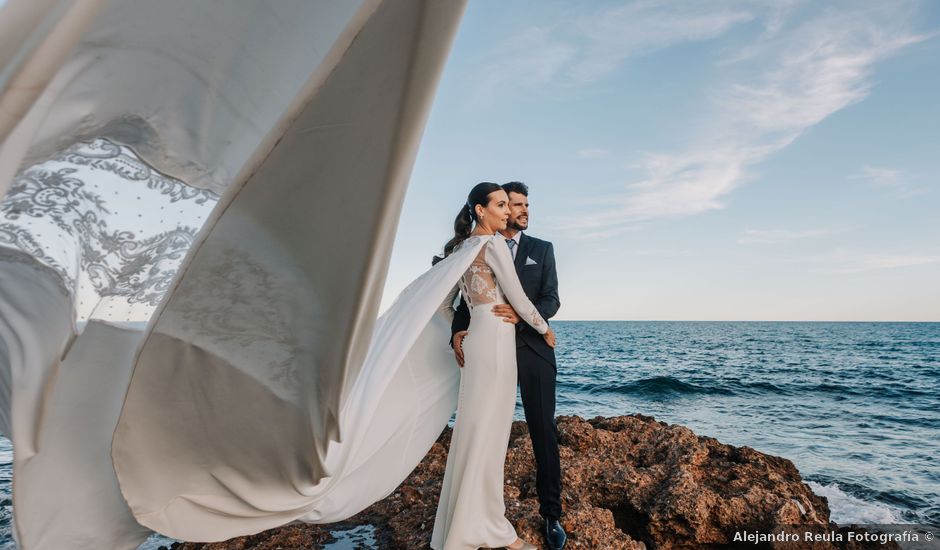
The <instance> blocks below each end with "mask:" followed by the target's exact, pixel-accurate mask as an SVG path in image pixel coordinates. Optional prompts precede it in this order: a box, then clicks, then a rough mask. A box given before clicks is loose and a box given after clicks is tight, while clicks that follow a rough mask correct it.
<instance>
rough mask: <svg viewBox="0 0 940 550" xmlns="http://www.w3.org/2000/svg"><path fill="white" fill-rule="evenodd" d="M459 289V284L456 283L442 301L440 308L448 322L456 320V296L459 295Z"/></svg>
mask: <svg viewBox="0 0 940 550" xmlns="http://www.w3.org/2000/svg"><path fill="white" fill-rule="evenodd" d="M458 290H459V286H458V285H454V288H452V289H450V292H448V293H447V297H446V298H444V302H443V303H441V307H440V308H439V310H440V312H441V313H442V314H443V315H444V318H445V319H447V322H448V323H450V324H453V322H454V298H456V297H457V291H458Z"/></svg>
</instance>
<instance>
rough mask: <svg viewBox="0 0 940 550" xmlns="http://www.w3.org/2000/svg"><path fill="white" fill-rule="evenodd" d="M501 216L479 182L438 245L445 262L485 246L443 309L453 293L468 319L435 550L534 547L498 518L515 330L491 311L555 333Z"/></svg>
mask: <svg viewBox="0 0 940 550" xmlns="http://www.w3.org/2000/svg"><path fill="white" fill-rule="evenodd" d="M508 218H509V197H508V196H507V194H506V192H505V191H504V190H503V189H502V187H500V186H499V185H497V184H495V183H486V182H484V183H480V184H478V185H476V186H475V187H474V188H473V189H472V190H471V191H470V195H469V197H468V198H467V203H466V204H465V205H464V206H463V207H462V208H461V210H460V213H459V214H458V215H457V219H456V220H455V222H454V230H455V235H454V238H453V239H451V240H450V241H449V242H448V243H447V245H446V246H445V247H444V255H445V257H446V256H449V255H450V254H451V253H453V252H455V251H456V250H458V249H460V248H461V247H462V246H468V245H471V244H474V245H480V241H485V243H484V244H482V246H481V247H480V250H479V252H478V253H477V255H476V258H475V259H474V260H473V261H472V263H471V264H470V267H469V268H468V269H467V270H466V271H465V272H464V273H463V275H462V276H461V278H460V280H459V281H458V284H457V286H455V287H454V289H453V290H452V291H451V292H450V294H448V297H447V299H446V300H445V302H444V311H445V312H447V311H450V316H451V317H452V316H453V310H452V308H451V307H450V306H451V305H452V304H453V301H454V298H455V297H456V294H457V291H458V290H459V291H460V292H462V293H463V297H464V299H465V300H466V301H467V304H468V305H469V307H470V315H471V319H470V327H469V329H468V334H467V336H466V338H464V340H463V345H462V348H463V353H464V364H463V365H462V370H461V373H460V389H459V393H458V400H457V420H456V423H455V425H454V431H453V435H452V437H451V444H450V451H449V453H448V455H447V466H446V469H445V471H444V481H443V484H442V486H441V495H440V500H439V502H438V507H437V515H436V517H435V520H434V532H433V534H432V536H431V547H432V548H434V549H435V550H441V549H443V550H451V549H475V548H478V547H484V548H501V547H507V548H511V549H513V550H520V549H534V548H536V547H535V546H533V545H532V544H529V543H528V542H526V541H524V540H522V539H520V538H519V537H518V536H517V535H516V531H515V529H514V528H513V526H512V524H511V523H510V522H509V520H507V519H506V517H505V515H504V514H505V511H506V507H505V503H504V502H503V468H504V465H505V462H506V449H507V446H508V444H509V433H510V427H511V425H512V415H513V411H514V409H515V405H516V381H517V374H516V331H515V330H514V328H515V326H514V325H513V324H511V323H508V322H504V320H503V318H502V317H498V316H496V315H495V314H494V313H493V312H492V311H491V309H492V307H493V306H494V305H496V304H503V303H507V302H508V303H509V304H510V305H512V307H513V308H514V309H515V310H516V311H517V312H518V313H519V316H520V318H521V319H522V320H524V321H525V322H526V323H528V324H529V325H531V326H532V328H534V329H535V330H536V331H538V332H539V333H540V334H542V335H543V337H544V338H545V341H546V342H547V343H548V345H549V346H551V347H555V333H554V331H553V330H552V329H551V328H549V326H548V323H547V322H546V321H545V319H543V318H542V317H541V316H540V315H539V313H538V311H537V310H536V308H535V306H534V305H533V304H532V302H530V301H529V299H528V298H527V297H526V295H525V292H524V291H523V289H522V285H521V284H520V282H519V278H518V275H517V274H516V270H515V268H514V266H513V261H512V255H511V252H510V250H509V248H508V247H507V246H506V244H505V242H504V239H502V238H500V237H499V235H498V233H497V232H498V231H500V230H502V229H505V228H506V222H507V220H508ZM471 228H472V231H471Z"/></svg>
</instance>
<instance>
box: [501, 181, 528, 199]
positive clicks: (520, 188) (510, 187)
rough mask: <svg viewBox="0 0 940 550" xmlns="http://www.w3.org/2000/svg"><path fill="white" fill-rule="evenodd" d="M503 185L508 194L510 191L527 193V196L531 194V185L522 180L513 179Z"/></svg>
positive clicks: (521, 193)
mask: <svg viewBox="0 0 940 550" xmlns="http://www.w3.org/2000/svg"><path fill="white" fill-rule="evenodd" d="M502 187H503V191H505V192H506V194H507V195H508V194H510V193H519V194H520V195H525V196H526V197H528V196H529V187H528V186H527V185H526V184H524V183H522V182H521V181H511V182H509V183H504V184H503V186H502Z"/></svg>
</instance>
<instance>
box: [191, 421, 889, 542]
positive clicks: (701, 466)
mask: <svg viewBox="0 0 940 550" xmlns="http://www.w3.org/2000/svg"><path fill="white" fill-rule="evenodd" d="M557 425H558V431H559V437H560V439H559V445H560V447H559V452H560V455H561V466H562V506H563V508H564V515H563V517H562V518H561V523H562V525H563V526H564V528H565V530H566V531H567V532H568V534H569V537H568V544H567V545H566V547H565V548H566V549H605V550H606V549H612V550H621V549H622V550H638V549H641V548H649V549H651V550H673V549H698V548H716V547H722V546H726V545H735V540H734V539H735V533H736V532H740V533H744V532H748V533H763V534H769V533H773V532H775V531H778V530H782V529H785V530H787V531H788V532H791V533H799V534H801V535H802V533H803V532H805V531H814V532H819V533H831V532H833V531H839V527H838V526H837V525H835V524H834V523H831V522H830V521H829V506H828V504H827V501H826V499H825V498H824V497H820V496H817V495H815V494H814V493H813V492H812V491H811V490H810V488H809V487H808V486H807V485H806V484H805V483H803V480H802V478H801V477H800V473H799V472H798V471H797V469H796V467H795V466H794V465H793V463H792V462H790V461H789V460H786V459H784V458H780V457H776V456H771V455H767V454H764V453H761V452H758V451H756V450H754V449H752V448H750V447H746V446H745V447H732V446H731V445H724V444H722V443H720V442H718V441H717V440H715V439H713V438H710V437H702V436H698V435H696V434H695V433H693V432H692V431H691V430H689V429H688V428H685V427H684V426H679V425H670V424H666V423H664V422H658V421H657V420H656V419H654V418H652V417H648V416H643V415H639V414H636V415H629V416H618V417H613V418H604V417H597V418H593V419H590V420H585V419H582V418H580V417H578V416H560V417H558V419H557ZM450 433H451V430H450V429H449V428H448V429H446V430H444V433H442V434H441V437H440V438H439V439H438V441H437V442H436V443H435V444H434V445H433V446H432V447H431V449H430V451H429V452H428V454H427V456H425V458H424V460H423V461H422V462H421V464H419V465H418V466H417V467H416V468H415V470H414V471H413V472H412V473H411V475H410V476H409V477H408V479H406V480H405V481H404V482H403V483H402V485H401V486H399V488H398V489H397V490H396V491H395V492H394V493H392V494H391V495H390V496H389V497H388V498H386V499H384V500H382V501H380V502H377V503H375V504H373V505H372V506H370V507H369V508H368V509H366V510H364V511H363V512H361V513H360V514H358V515H356V516H355V517H353V518H350V519H349V520H348V521H346V522H343V524H342V525H341V526H342V527H348V526H350V525H356V524H363V523H369V524H372V525H374V526H375V527H376V529H377V533H378V535H379V547H380V548H394V549H419V548H421V549H425V548H428V547H429V546H428V545H429V542H430V540H431V531H432V529H433V526H434V515H435V512H436V510H437V500H438V497H439V495H440V484H441V480H442V478H443V475H444V466H445V464H446V462H447V449H448V447H449V445H450ZM505 479H506V485H505V490H504V496H505V501H506V517H507V518H509V520H510V521H511V522H512V523H513V525H514V526H515V527H516V531H517V532H518V533H519V536H520V537H522V538H524V539H526V540H528V541H529V542H532V543H533V544H536V545H539V546H540V547H541V548H544V547H545V546H544V543H543V541H542V534H541V529H542V522H541V517H540V516H539V513H538V496H537V494H536V491H535V459H534V456H533V453H532V444H531V442H530V440H529V434H528V430H527V428H526V425H525V423H524V422H514V423H513V426H512V432H511V435H510V442H509V449H508V451H507V454H506V470H505ZM788 526H789V528H788ZM795 526H799V527H798V528H795ZM338 527H340V526H338V525H329V526H314V525H290V526H287V527H282V528H280V529H274V530H271V531H267V532H265V533H262V534H259V535H253V536H251V537H241V538H238V539H233V540H231V541H227V542H225V543H216V544H212V545H198V544H192V543H187V544H185V545H179V546H178V547H179V548H180V549H181V550H197V549H198V550H222V549H231V550H267V549H274V548H283V549H287V548H320V547H321V546H322V545H323V544H325V543H326V542H328V539H329V537H330V535H329V530H332V529H337V528H338ZM843 532H844V530H843ZM845 538H847V537H843V539H845ZM737 545H739V546H740V547H745V545H746V547H748V548H751V547H754V548H775V549H776V548H779V549H783V548H786V549H796V548H812V549H813V550H818V549H834V548H844V549H848V548H852V549H855V548H858V549H861V548H866V547H865V546H859V545H856V544H851V545H850V544H849V543H840V542H825V541H824V542H802V541H801V542H792V541H791V542H776V541H774V542H768V543H765V544H760V545H755V544H753V543H741V542H740V541H739V542H737ZM875 547H877V548H879V549H892V548H899V547H898V546H897V545H896V544H894V543H889V544H886V545H881V544H877V545H876V544H874V543H873V544H872V545H871V546H868V548H875Z"/></svg>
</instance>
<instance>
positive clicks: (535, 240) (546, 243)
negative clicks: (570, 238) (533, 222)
mask: <svg viewBox="0 0 940 550" xmlns="http://www.w3.org/2000/svg"><path fill="white" fill-rule="evenodd" d="M523 234H524V235H525V236H526V238H528V239H531V240H532V246H536V247H543V246H545V247H551V246H552V243H551V241H546V240H545V239H540V238H538V237H533V236H532V235H529V234H528V233H523Z"/></svg>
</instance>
